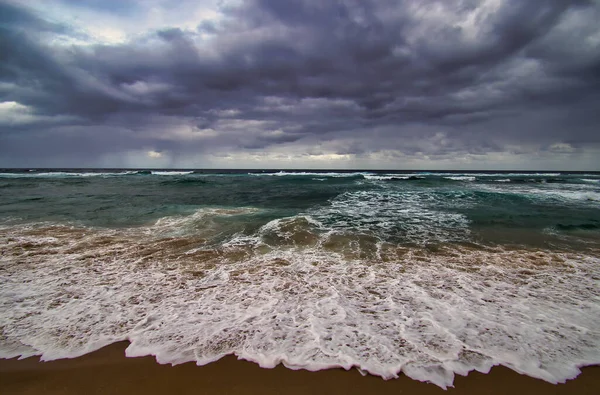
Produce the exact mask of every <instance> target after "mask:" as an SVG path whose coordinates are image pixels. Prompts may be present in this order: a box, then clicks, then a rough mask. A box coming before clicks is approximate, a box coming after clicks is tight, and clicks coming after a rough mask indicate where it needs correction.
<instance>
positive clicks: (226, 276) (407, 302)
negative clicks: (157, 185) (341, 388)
mask: <svg viewBox="0 0 600 395" xmlns="http://www.w3.org/2000/svg"><path fill="white" fill-rule="evenodd" d="M288 221H289V220H288ZM281 222H286V221H279V223H273V224H271V225H270V226H269V227H270V228H278V227H281ZM288 225H289V224H288ZM314 226H315V227H318V226H319V224H318V223H316V224H315V225H314ZM269 227H267V228H269ZM73 231H74V230H73V229H70V230H69V229H63V230H61V229H59V228H56V229H53V230H52V232H54V233H55V236H54V237H53V239H52V240H46V241H44V242H43V243H38V244H35V247H32V246H31V245H30V244H27V245H29V247H28V248H27V249H26V250H23V249H19V245H25V244H24V243H31V241H32V240H34V237H35V236H33V235H29V234H28V233H27V231H25V230H23V229H19V228H12V229H11V230H10V231H5V232H3V233H0V242H1V243H2V245H3V246H5V251H6V253H5V254H3V255H2V256H1V257H0V264H1V265H2V269H3V272H2V273H3V274H2V277H0V281H1V283H2V286H1V287H0V320H1V322H2V325H3V335H2V337H1V338H0V357H3V358H11V357H16V356H19V355H21V356H29V355H33V354H36V355H41V356H42V359H44V360H52V359H57V358H67V357H74V356H78V355H81V354H84V353H87V352H90V351H93V350H95V349H97V348H100V347H102V346H103V345H106V344H109V343H111V342H116V341H120V340H130V341H131V345H130V346H129V347H128V348H127V355H128V356H140V355H154V356H156V358H157V360H158V361H159V362H160V363H182V362H186V361H195V362H196V363H198V364H206V363H209V362H212V361H214V360H216V359H219V358H221V357H222V356H224V355H227V354H235V355H237V356H238V357H240V358H243V359H247V360H250V361H254V362H257V363H258V364H260V365H261V366H263V367H273V366H275V365H277V364H279V363H283V364H285V365H286V366H288V367H290V368H293V369H299V368H301V369H309V370H319V369H324V368H330V367H337V366H339V367H343V368H346V369H349V368H351V367H353V366H356V367H358V368H360V369H361V370H362V371H363V372H368V373H371V374H375V375H379V376H382V377H384V378H393V377H397V376H398V375H399V374H400V373H404V374H406V375H408V376H410V377H412V378H414V379H417V380H422V381H430V382H433V383H435V384H436V385H439V386H440V387H443V388H446V387H447V386H451V385H452V382H453V378H454V374H456V373H458V374H467V373H468V372H469V371H471V370H474V369H475V370H479V371H481V372H487V371H489V369H490V367H491V366H493V365H498V364H502V365H505V366H508V367H510V368H512V369H514V370H516V371H518V372H521V373H524V374H527V375H530V376H532V377H538V378H541V379H544V380H546V381H549V382H552V383H558V382H563V381H565V380H567V379H570V378H573V377H575V376H576V375H577V374H578V373H579V369H578V367H580V366H584V365H588V364H597V363H600V331H599V329H598V328H600V290H599V287H598V280H597V278H598V276H600V259H599V258H598V255H597V254H596V255H591V256H590V255H587V256H586V255H584V254H557V253H550V252H545V251H527V250H501V249H497V250H490V251H481V250H467V249H460V248H450V247H448V248H445V249H443V250H442V251H438V252H436V253H433V252H428V250H427V249H418V248H416V249H412V250H406V249H397V248H395V247H394V246H393V245H391V244H387V243H383V245H382V246H381V258H380V259H375V258H370V259H368V260H365V259H359V257H358V256H357V257H356V259H348V257H347V256H342V255H340V254H338V253H336V252H332V251H329V250H327V249H324V248H322V247H321V246H314V247H308V248H306V247H296V246H288V248H280V249H264V246H262V245H260V243H259V244H258V245H257V244H254V245H252V246H250V249H248V248H249V246H248V245H243V243H241V244H239V245H238V246H237V247H235V246H230V247H229V250H225V249H224V250H221V251H212V250H207V252H211V251H212V252H211V253H213V255H214V257H215V258H214V259H211V260H209V261H208V262H207V261H202V260H199V259H198V256H194V255H193V254H191V255H190V256H189V257H188V256H187V255H185V254H178V255H177V256H170V255H169V254H168V248H167V247H166V246H167V244H164V243H163V242H162V241H161V239H155V240H153V239H149V238H136V236H135V234H130V231H129V230H121V231H93V230H89V229H88V230H81V231H80V233H79V236H78V237H74V235H73V234H70V233H69V232H73ZM263 231H267V230H263ZM134 233H135V232H134ZM107 237H108V238H111V243H109V244H107V243H104V242H102V241H103V240H104V239H105V238H107ZM153 243H157V244H156V246H157V247H152V245H153ZM161 243H163V244H161ZM144 248H150V249H152V248H155V249H156V250H157V252H156V254H158V255H156V257H155V259H145V258H147V256H146V255H144V254H141V253H140V251H141V252H143V251H146V250H144ZM207 248H208V247H207ZM50 250H51V251H52V252H53V253H48V252H49V251H50ZM142 257H145V258H144V259H142Z"/></svg>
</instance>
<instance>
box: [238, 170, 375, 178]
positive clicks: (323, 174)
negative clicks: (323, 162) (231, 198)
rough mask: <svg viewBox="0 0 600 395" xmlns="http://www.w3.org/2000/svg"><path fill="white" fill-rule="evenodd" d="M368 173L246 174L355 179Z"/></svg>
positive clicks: (286, 172)
mask: <svg viewBox="0 0 600 395" xmlns="http://www.w3.org/2000/svg"><path fill="white" fill-rule="evenodd" d="M364 174H368V173H362V172H354V173H339V172H329V173H321V172H305V171H300V172H293V171H289V172H288V171H280V172H277V173H248V175H251V176H257V177H263V176H269V177H287V176H291V177H298V176H312V177H357V176H361V175H364Z"/></svg>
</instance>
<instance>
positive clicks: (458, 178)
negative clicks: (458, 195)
mask: <svg viewBox="0 0 600 395" xmlns="http://www.w3.org/2000/svg"><path fill="white" fill-rule="evenodd" d="M444 178H445V179H447V180H453V181H475V177H474V176H454V177H444Z"/></svg>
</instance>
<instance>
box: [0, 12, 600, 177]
mask: <svg viewBox="0 0 600 395" xmlns="http://www.w3.org/2000/svg"><path fill="white" fill-rule="evenodd" d="M598 21H600V4H599V3H598V2H597V1H593V0H590V1H583V0H582V1H559V0H536V1H520V0H482V1H475V0H448V1H441V0H439V1H435V0H394V1H391V0H390V1H388V0H380V1H358V0H340V1H320V0H304V1H299V0H293V1H280V0H248V1H216V0H215V1H211V0H208V1H179V2H176V4H175V5H173V2H168V1H162V0H152V1H117V0H110V1H94V0H86V1H74V0H73V1H68V0H62V1H61V0H49V1H42V0H30V1H26V2H24V1H7V0H4V1H2V0H0V166H2V167H42V166H60V167H66V166H69V167H71V166H72V167H98V166H99V167H112V166H114V167H180V168H182V167H218V168H224V167H230V168H231V167H233V168H388V169H394V168H399V169H415V168H421V169H425V168H428V169H438V168H452V169H463V168H464V169H492V168H497V169H502V168H505V169H512V168H522V169H525V168H530V169H550V168H553V169H565V170H600V159H598V158H600V115H599V114H600V111H599V110H598V109H600V24H598Z"/></svg>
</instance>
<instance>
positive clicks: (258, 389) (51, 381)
mask: <svg viewBox="0 0 600 395" xmlns="http://www.w3.org/2000/svg"><path fill="white" fill-rule="evenodd" d="M126 347H127V343H126V342H122V343H117V344H113V345H111V346H108V347H105V348H103V349H101V350H99V351H96V352H94V353H92V354H88V355H85V356H83V357H80V358H76V359H68V360H58V361H53V362H39V360H38V359H37V358H28V359H25V360H21V361H18V360H14V359H12V360H0V394H42V393H43V394H144V395H150V394H267V395H268V394H286V395H294V394H322V393H324V394H328V395H329V394H511V395H512V394H514V395H516V394H522V393H527V394H536V393H540V394H600V366H593V367H588V368H584V369H583V373H582V374H581V375H580V376H579V377H578V378H577V379H575V380H571V381H568V382H567V383H566V384H559V385H553V384H549V383H546V382H544V381H541V380H536V379H533V378H531V377H527V376H522V375H519V374H518V373H515V372H513V371H512V370H509V369H507V368H504V367H495V368H493V369H492V371H491V372H490V374H487V375H484V374H480V373H477V372H472V373H471V374H469V376H468V377H461V376H457V377H456V379H455V381H454V386H455V388H451V389H449V390H448V391H447V392H445V391H443V390H442V389H440V388H439V387H436V386H435V385H433V384H427V383H421V382H418V381H415V380H411V379H409V378H408V377H406V376H401V377H400V378H399V379H396V380H389V381H385V380H382V379H381V378H378V377H374V376H367V377H363V376H361V375H360V373H358V372H357V371H356V370H351V371H345V370H342V369H331V370H326V371H319V372H308V371H304V370H300V371H293V370H289V369H286V368H284V367H282V366H278V367H277V368H275V369H261V368H259V367H258V365H256V364H254V363H250V362H246V361H238V360H237V359H236V358H235V357H231V356H230V357H226V358H223V359H221V360H220V361H218V362H215V363H212V364H209V365H207V366H202V367H198V366H196V365H195V364H193V363H186V364H183V365H178V366H175V367H171V366H170V365H159V364H157V363H156V361H155V360H154V358H152V357H144V358H125V352H124V350H125V348H126Z"/></svg>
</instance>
